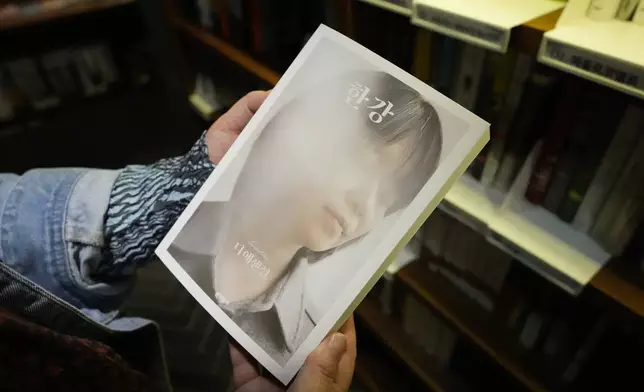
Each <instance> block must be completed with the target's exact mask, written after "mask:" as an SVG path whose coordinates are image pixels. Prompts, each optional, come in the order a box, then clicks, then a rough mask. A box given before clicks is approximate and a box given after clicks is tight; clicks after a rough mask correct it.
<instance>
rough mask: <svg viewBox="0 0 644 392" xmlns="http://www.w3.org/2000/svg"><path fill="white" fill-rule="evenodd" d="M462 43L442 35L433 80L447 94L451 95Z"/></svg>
mask: <svg viewBox="0 0 644 392" xmlns="http://www.w3.org/2000/svg"><path fill="white" fill-rule="evenodd" d="M461 46H462V44H461V43H460V42H459V41H457V40H455V39H454V38H451V37H442V39H441V42H440V52H439V55H438V57H437V59H438V64H437V65H436V67H435V70H436V71H435V72H434V76H433V77H432V82H433V83H434V88H436V90H438V91H440V92H441V93H443V94H445V95H449V93H450V91H451V87H452V84H453V83H454V75H455V73H456V68H457V64H458V58H459V56H460V51H461Z"/></svg>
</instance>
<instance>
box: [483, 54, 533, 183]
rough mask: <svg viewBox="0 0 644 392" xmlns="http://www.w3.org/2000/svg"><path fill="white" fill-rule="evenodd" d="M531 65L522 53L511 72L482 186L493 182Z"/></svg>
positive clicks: (529, 58) (491, 142)
mask: <svg viewBox="0 0 644 392" xmlns="http://www.w3.org/2000/svg"><path fill="white" fill-rule="evenodd" d="M532 64H533V60H532V58H531V57H530V56H528V55H526V54H523V53H520V54H519V55H518V57H517V61H516V65H515V68H514V72H512V80H511V82H510V86H509V87H508V94H507V96H506V98H505V103H504V107H503V111H502V113H501V116H500V118H499V122H498V124H497V125H496V127H495V129H496V130H495V133H496V135H495V138H494V140H492V141H490V144H491V146H490V151H489V153H488V156H487V159H486V160H485V167H484V168H483V173H482V175H481V184H483V185H484V186H490V185H492V183H493V182H494V178H495V176H496V174H497V171H498V169H499V166H500V164H501V159H502V157H503V152H504V150H505V141H506V139H507V135H508V132H509V131H510V129H509V128H510V124H511V123H512V121H513V119H514V115H515V113H516V111H517V108H518V107H519V103H520V101H521V95H522V94H523V90H524V86H525V82H526V80H527V79H528V76H529V75H530V70H531V68H532Z"/></svg>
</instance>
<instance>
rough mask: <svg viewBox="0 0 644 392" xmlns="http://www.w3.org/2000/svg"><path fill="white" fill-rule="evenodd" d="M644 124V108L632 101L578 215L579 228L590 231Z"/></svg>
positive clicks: (576, 221) (576, 218) (577, 226)
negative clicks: (633, 103) (632, 103)
mask: <svg viewBox="0 0 644 392" xmlns="http://www.w3.org/2000/svg"><path fill="white" fill-rule="evenodd" d="M643 128H644V109H642V108H640V107H637V106H635V105H630V106H629V107H628V108H627V109H626V112H625V113H624V115H623V117H622V119H621V121H620V124H619V126H618V128H617V131H616V132H615V136H614V137H613V140H612V141H611V143H610V146H609V147H608V150H607V151H606V154H605V155H604V157H603V158H602V162H601V164H600V166H599V168H598V169H597V172H596V173H595V177H594V178H593V181H592V183H591V184H590V186H589V187H588V191H587V192H586V196H585V197H584V201H583V202H582V203H581V206H580V207H579V210H578V211H577V215H575V220H574V221H573V226H574V227H575V228H577V229H578V230H581V231H583V232H588V231H589V230H590V229H591V227H592V225H593V223H594V222H595V219H596V218H597V214H598V213H599V210H600V209H601V206H602V204H603V203H604V201H605V200H606V196H607V195H608V192H609V191H610V189H611V188H612V187H613V184H615V181H617V178H618V177H619V172H620V170H621V169H622V167H623V166H624V164H625V162H626V160H627V159H628V157H629V156H630V154H631V152H632V151H633V148H634V147H635V145H636V144H637V139H638V138H639V135H640V131H641V130H642V129H643Z"/></svg>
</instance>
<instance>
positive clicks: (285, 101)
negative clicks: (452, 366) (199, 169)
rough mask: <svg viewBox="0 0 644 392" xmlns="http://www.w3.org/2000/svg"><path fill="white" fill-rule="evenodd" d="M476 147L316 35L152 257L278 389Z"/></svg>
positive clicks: (484, 132)
mask: <svg viewBox="0 0 644 392" xmlns="http://www.w3.org/2000/svg"><path fill="white" fill-rule="evenodd" d="M488 139H489V126H488V124H487V123H485V122H484V121H483V120H482V119H480V118H478V117H476V116H475V115H474V114H472V113H470V112H469V111H467V110H466V109H464V108H462V107H461V106H460V105H458V104H456V103H455V102H453V101H451V100H449V99H448V98H447V97H445V96H443V95H441V94H440V93H439V92H437V91H435V90H434V89H432V88H431V87H429V86H427V85H425V84H423V83H422V82H421V81H419V80H418V79H416V78H414V77H413V76H411V75H409V74H408V73H406V72H405V71H403V70H402V69H400V68H398V67H396V66H394V65H393V64H391V63H389V62H388V61H386V60H384V59H383V58H381V57H379V56H378V55H376V54H375V53H373V52H370V51H369V50H367V49H366V48H364V47H362V46H360V45H359V44H357V43H355V42H353V41H352V40H350V39H349V38H346V37H344V36H342V35H341V34H339V33H337V32H335V31H333V30H331V29H329V28H328V27H326V26H323V25H322V26H320V27H319V28H318V29H317V31H316V32H315V33H314V34H313V35H312V36H311V38H310V39H309V40H308V42H307V44H306V45H305V46H304V48H303V49H302V51H301V52H300V54H299V55H298V56H297V57H296V58H295V60H294V62H293V63H292V65H291V66H290V67H289V69H288V70H287V71H286V72H285V73H284V75H283V76H282V78H281V79H280V80H279V82H278V83H277V85H276V86H275V88H274V89H273V90H272V92H271V93H270V95H269V96H268V98H267V99H266V101H265V102H264V103H263V104H262V106H261V108H260V109H259V110H258V111H257V113H256V114H255V115H254V116H253V118H252V120H251V121H250V122H249V123H248V125H247V126H246V127H245V129H244V130H243V132H241V134H240V136H239V137H238V138H237V139H236V141H235V142H234V144H233V145H232V147H231V148H230V150H229V151H228V152H227V153H226V155H225V156H224V157H223V159H222V161H221V162H220V163H219V164H218V165H217V167H216V168H215V170H214V171H213V173H212V174H211V175H210V177H209V178H208V179H207V180H206V182H205V183H204V185H203V186H202V188H201V189H200V190H199V191H198V192H197V194H196V195H195V197H194V198H193V200H192V201H191V202H190V204H189V205H188V206H187V207H186V209H185V211H183V213H182V214H181V216H180V217H179V219H178V220H177V222H176V223H175V225H174V226H173V227H172V228H171V230H170V231H169V232H168V233H167V235H166V237H165V238H164V239H163V241H162V242H161V244H160V245H159V247H158V248H157V250H156V253H157V255H158V256H159V258H160V259H161V260H162V261H163V262H164V263H165V265H166V266H167V267H168V269H169V270H170V271H171V272H172V273H173V274H174V275H175V277H176V278H177V279H178V280H179V281H180V282H181V284H183V285H184V287H186V289H187V290H188V291H189V292H190V293H191V294H192V295H193V296H194V297H195V298H196V299H197V301H199V303H200V304H201V305H202V306H203V307H204V308H205V309H206V310H207V311H208V312H209V313H210V314H211V316H213V318H214V319H215V320H216V321H217V322H218V323H220V324H221V325H222V326H223V327H224V328H225V330H226V331H227V332H228V333H229V334H230V335H231V336H232V337H233V338H234V339H235V340H236V341H237V342H238V343H239V344H240V345H241V346H242V347H244V349H246V351H248V353H249V354H251V355H252V356H253V357H255V358H256V359H257V360H258V361H259V363H261V364H262V365H263V366H264V367H265V368H266V369H267V370H268V371H270V372H271V373H272V374H273V375H274V376H275V377H276V378H277V379H278V380H280V381H281V382H283V383H285V384H286V383H288V382H289V381H290V380H291V379H292V378H293V376H294V375H295V374H296V373H297V371H298V370H299V368H300V367H301V366H302V364H303V363H304V360H305V359H306V357H307V355H308V354H309V353H310V352H311V351H312V350H314V349H315V347H317V346H318V345H319V344H320V343H321V342H322V340H323V339H324V337H325V336H327V334H328V333H329V332H330V331H332V330H334V329H335V328H338V327H339V326H340V325H341V323H342V322H343V321H344V320H345V319H346V318H347V317H349V315H350V314H351V312H352V311H353V310H354V309H355V307H356V306H357V305H358V304H359V303H360V301H361V300H362V298H364V296H365V295H366V294H367V292H368V291H369V289H370V288H371V287H372V286H373V285H374V284H375V283H376V281H377V280H378V279H379V278H380V276H381V275H382V274H383V272H384V271H385V269H386V268H387V266H388V264H389V263H390V262H391V261H392V260H393V259H394V258H395V256H396V253H397V251H399V250H400V249H402V247H403V246H404V245H405V243H407V242H408V241H409V240H410V239H411V238H412V236H413V235H414V233H415V231H416V230H417V229H418V228H419V227H420V226H421V224H422V223H423V221H424V220H425V219H426V218H427V217H428V216H429V215H430V213H431V211H432V210H433V209H434V208H435V207H436V205H437V204H438V202H439V201H440V200H441V198H442V197H443V196H444V195H445V193H446V192H447V191H448V189H449V187H450V185H451V184H452V183H453V182H454V181H455V180H456V179H457V178H458V177H459V176H460V175H462V173H463V172H464V170H465V168H466V167H467V166H468V165H469V164H470V163H471V161H472V159H473V158H474V157H475V156H476V154H477V153H478V152H479V151H480V150H481V149H482V147H483V145H484V144H485V143H486V142H487V140H488ZM204 249H205V250H206V254H205V255H204V254H203V252H204ZM204 256H205V257H206V258H207V259H208V260H210V261H211V262H210V263H203V259H204ZM313 266H315V267H316V268H313ZM313 270H315V271H316V272H315V276H314V277H309V275H308V274H309V273H310V271H313ZM311 279H314V280H315V281H316V282H317V284H316V286H317V287H319V288H320V289H319V290H313V289H312V287H309V285H308V284H307V282H309V281H310V280H311ZM304 293H306V295H304Z"/></svg>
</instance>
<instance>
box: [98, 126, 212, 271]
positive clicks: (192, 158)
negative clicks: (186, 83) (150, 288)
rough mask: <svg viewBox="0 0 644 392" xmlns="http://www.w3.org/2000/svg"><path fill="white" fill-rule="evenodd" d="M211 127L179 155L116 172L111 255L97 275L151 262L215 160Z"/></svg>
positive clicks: (108, 240) (110, 223)
mask: <svg viewBox="0 0 644 392" xmlns="http://www.w3.org/2000/svg"><path fill="white" fill-rule="evenodd" d="M205 136H206V132H204V133H203V134H202V136H201V138H200V139H199V141H198V142H197V143H196V144H195V145H194V146H193V147H192V148H191V149H190V151H189V152H188V153H187V154H185V155H183V156H180V157H176V158H170V159H164V160H161V161H159V162H157V163H155V164H152V165H148V166H128V167H126V168H125V169H124V170H123V171H122V172H121V173H120V174H119V176H118V177H117V179H116V181H115V183H114V186H113V188H112V192H111V194H110V201H109V206H108V209H107V217H106V221H105V233H106V243H107V244H108V247H107V249H106V252H107V254H106V255H105V256H106V257H103V258H102V261H101V263H100V264H99V266H98V269H97V272H96V273H97V275H98V276H100V277H102V278H118V277H122V276H123V275H131V274H133V273H134V271H135V270H136V268H137V267H140V266H142V265H144V264H145V263H147V262H148V261H149V260H150V259H151V258H152V257H153V252H154V249H155V248H156V247H157V245H158V244H159V243H160V242H161V239H162V238H163V236H164V235H165V234H166V233H167V232H168V230H169V229H170V227H171V225H172V224H173V223H174V222H175V220H176V219H177V218H178V217H179V214H181V212H182V211H183V210H184V208H185V207H186V206H187V205H188V203H189V202H190V200H192V198H193V196H194V195H195V193H197V191H198V190H199V188H200V187H201V185H202V184H203V183H204V181H205V180H206V178H208V175H209V174H210V173H211V172H212V170H213V169H214V167H215V166H214V164H213V163H212V162H211V161H210V159H209V158H208V147H207V145H206V142H205Z"/></svg>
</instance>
